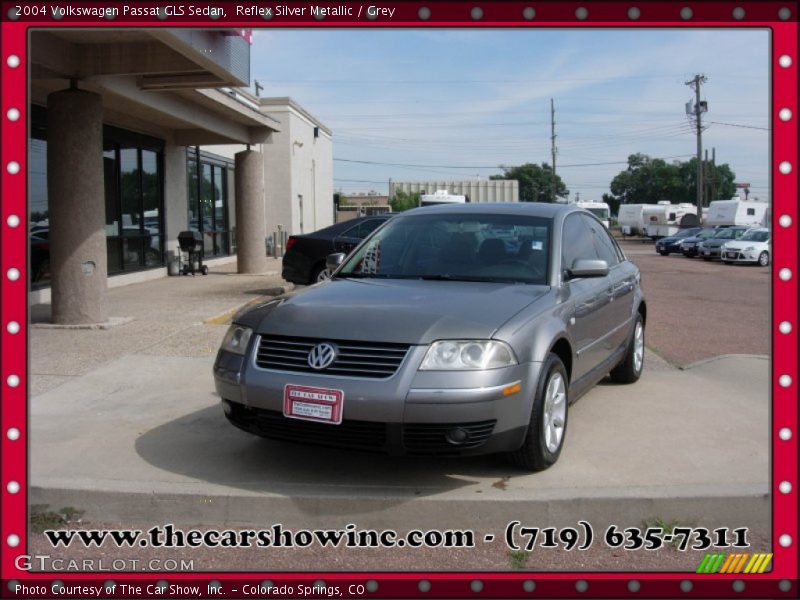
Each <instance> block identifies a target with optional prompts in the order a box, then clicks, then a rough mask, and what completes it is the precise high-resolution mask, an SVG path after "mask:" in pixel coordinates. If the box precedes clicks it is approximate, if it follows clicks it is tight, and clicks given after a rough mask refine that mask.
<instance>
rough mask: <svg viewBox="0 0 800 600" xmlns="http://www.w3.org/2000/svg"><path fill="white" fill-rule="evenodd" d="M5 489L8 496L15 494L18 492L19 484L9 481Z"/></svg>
mask: <svg viewBox="0 0 800 600" xmlns="http://www.w3.org/2000/svg"><path fill="white" fill-rule="evenodd" d="M6 489H7V490H8V493H9V494H16V493H17V492H19V484H18V483H17V482H16V481H9V482H8V485H7V486H6Z"/></svg>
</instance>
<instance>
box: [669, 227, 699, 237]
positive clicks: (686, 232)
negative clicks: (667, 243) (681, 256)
mask: <svg viewBox="0 0 800 600" xmlns="http://www.w3.org/2000/svg"><path fill="white" fill-rule="evenodd" d="M699 231H700V230H699V229H682V230H681V231H679V232H678V233H676V234H675V237H676V238H678V239H682V238H688V237H693V236H695V235H697V234H698V232H699Z"/></svg>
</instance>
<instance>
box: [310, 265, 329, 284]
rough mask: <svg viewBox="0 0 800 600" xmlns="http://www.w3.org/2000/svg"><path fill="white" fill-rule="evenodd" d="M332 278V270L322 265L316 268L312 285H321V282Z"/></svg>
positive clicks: (312, 275)
mask: <svg viewBox="0 0 800 600" xmlns="http://www.w3.org/2000/svg"><path fill="white" fill-rule="evenodd" d="M330 278H331V270H330V269H328V268H327V267H325V266H324V265H320V266H318V267H317V268H315V269H314V272H313V273H312V274H311V283H319V282H320V281H325V280H326V279H330Z"/></svg>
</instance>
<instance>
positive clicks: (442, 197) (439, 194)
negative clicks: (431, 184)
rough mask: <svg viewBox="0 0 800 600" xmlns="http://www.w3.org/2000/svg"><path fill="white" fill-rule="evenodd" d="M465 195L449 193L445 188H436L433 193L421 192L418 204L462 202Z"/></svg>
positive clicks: (464, 199) (430, 204)
mask: <svg viewBox="0 0 800 600" xmlns="http://www.w3.org/2000/svg"><path fill="white" fill-rule="evenodd" d="M466 201H467V197H466V196H462V195H459V194H451V193H449V192H448V191H447V190H436V191H435V192H434V193H433V194H422V195H421V196H420V197H419V205H420V206H433V205H436V204H464V203H465V202H466Z"/></svg>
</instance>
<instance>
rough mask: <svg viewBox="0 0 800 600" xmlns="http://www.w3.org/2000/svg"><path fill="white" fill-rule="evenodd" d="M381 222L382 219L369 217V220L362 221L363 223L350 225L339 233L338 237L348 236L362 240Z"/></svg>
mask: <svg viewBox="0 0 800 600" xmlns="http://www.w3.org/2000/svg"><path fill="white" fill-rule="evenodd" d="M382 223H383V220H382V219H370V220H369V221H364V222H363V223H359V224H358V225H356V226H355V227H351V228H350V229H348V230H347V231H345V232H344V233H341V234H339V237H348V238H355V239H357V240H363V239H364V238H365V237H367V236H368V235H369V234H370V233H372V232H373V231H375V230H376V229H377V228H378V226H379V225H381V224H382Z"/></svg>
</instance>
